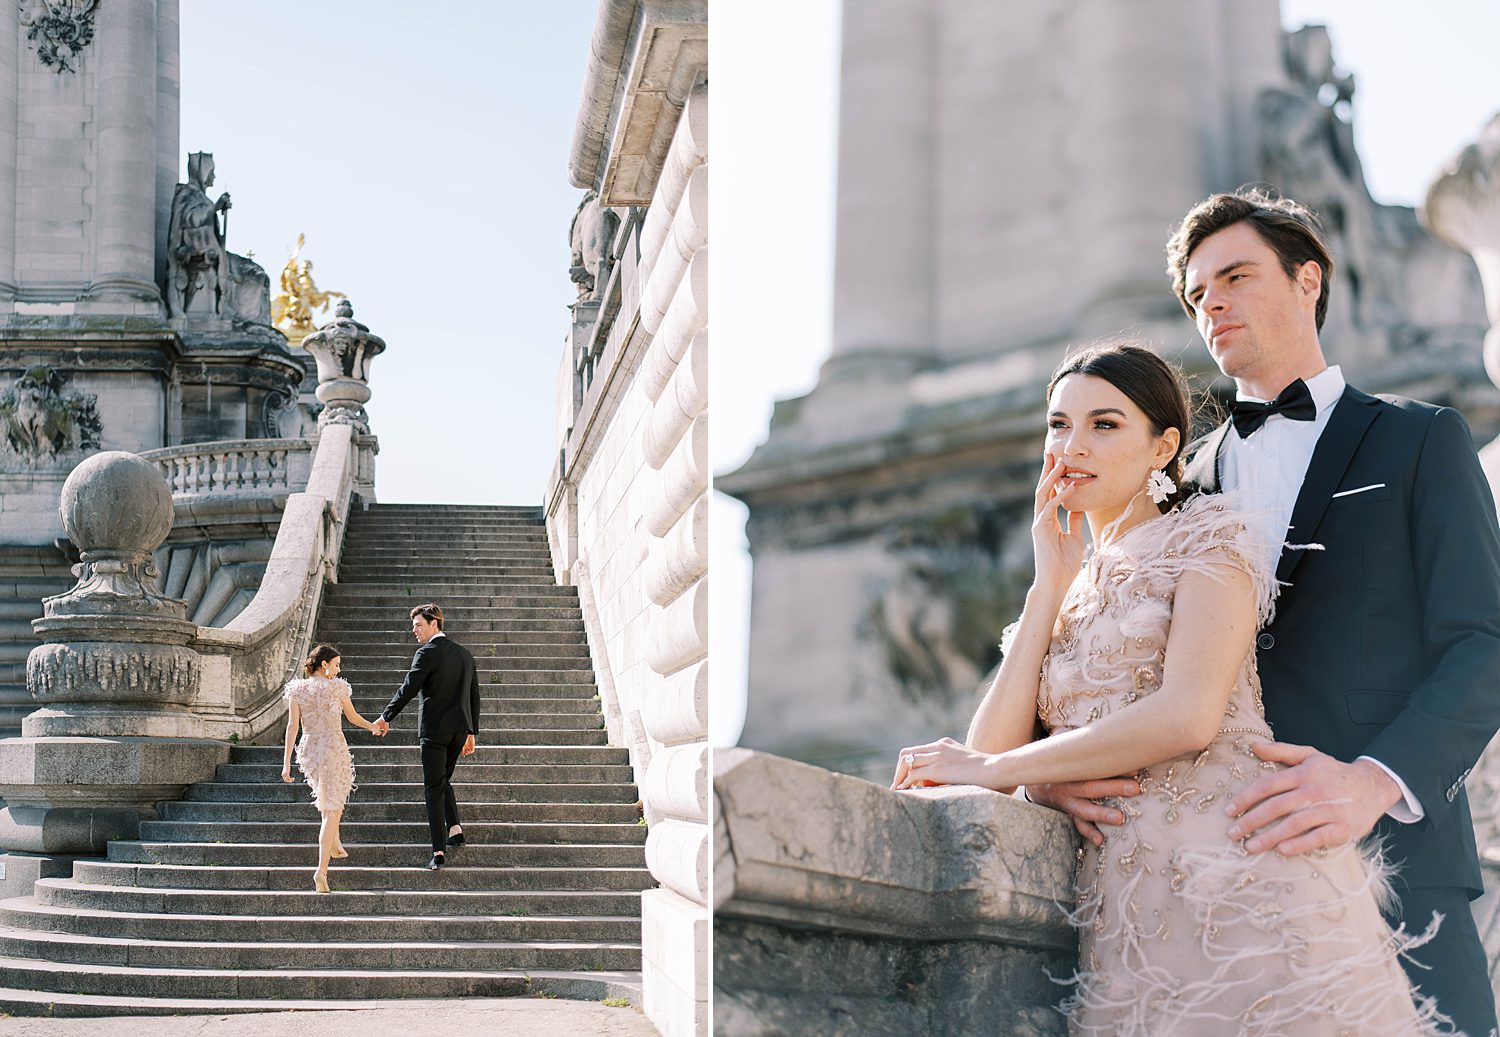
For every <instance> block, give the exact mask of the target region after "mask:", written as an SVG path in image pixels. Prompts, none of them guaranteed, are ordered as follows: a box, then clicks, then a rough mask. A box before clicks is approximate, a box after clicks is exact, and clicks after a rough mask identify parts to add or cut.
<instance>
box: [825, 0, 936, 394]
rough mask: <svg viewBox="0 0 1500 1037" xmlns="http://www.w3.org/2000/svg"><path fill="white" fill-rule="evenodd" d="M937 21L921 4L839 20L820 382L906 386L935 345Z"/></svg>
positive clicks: (876, 8) (870, 9) (877, 0)
mask: <svg viewBox="0 0 1500 1037" xmlns="http://www.w3.org/2000/svg"><path fill="white" fill-rule="evenodd" d="M935 20H936V13H935V11H934V5H933V4H932V3H930V2H927V0H867V2H864V3H860V4H851V5H849V6H848V7H847V8H846V10H845V11H844V20H843V52H842V53H843V57H842V62H843V65H842V69H841V72H840V85H841V90H840V101H839V169H838V212H837V220H838V226H837V239H836V241H835V244H834V250H835V265H834V275H833V277H834V280H833V312H834V326H833V355H832V356H831V357H830V358H829V361H828V364H827V366H826V368H825V369H824V373H823V378H822V382H823V383H827V382H829V381H830V380H837V379H839V378H841V377H853V378H859V377H860V376H861V375H865V376H876V375H880V376H884V377H887V378H890V379H899V378H904V377H905V376H906V375H908V374H910V373H911V372H912V371H913V370H914V369H915V368H916V367H918V366H920V364H921V361H922V358H923V356H924V355H925V354H927V353H930V352H931V350H932V348H933V345H934V343H933V340H932V339H933V303H934V290H935V289H934V285H933V280H934V278H935V275H936V271H935V270H934V269H933V234H934V233H935V229H934V226H933V203H934V200H935V195H934V192H935V190H936V187H937V185H936V183H935V181H934V173H933V168H932V165H933V159H934V150H935V149H934V135H935V129H934V122H933V117H934V104H935V98H934V86H935V82H934V78H935V77H934V69H933V67H932V59H933V54H934V35H935V32H936V27H935ZM875 170H878V173H875V174H874V175H872V171H875Z"/></svg>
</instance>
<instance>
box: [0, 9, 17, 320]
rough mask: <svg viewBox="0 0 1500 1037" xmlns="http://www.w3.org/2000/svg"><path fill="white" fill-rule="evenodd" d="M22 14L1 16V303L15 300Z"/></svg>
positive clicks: (10, 12)
mask: <svg viewBox="0 0 1500 1037" xmlns="http://www.w3.org/2000/svg"><path fill="white" fill-rule="evenodd" d="M19 19H20V13H19V12H18V11H16V10H14V9H12V10H10V11H7V12H6V13H5V14H4V15H3V16H0V300H12V299H14V298H15V296H16V157H17V140H16V133H17V130H18V126H17V114H18V97H19V93H20V83H19V82H18V75H17V72H18V69H17V67H16V59H17V48H18V47H19V42H18V41H19V36H20V31H19V30H20V20H19Z"/></svg>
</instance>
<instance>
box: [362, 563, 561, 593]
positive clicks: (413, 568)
mask: <svg viewBox="0 0 1500 1037" xmlns="http://www.w3.org/2000/svg"><path fill="white" fill-rule="evenodd" d="M382 580H383V581H385V582H387V583H407V582H410V581H412V580H432V581H434V582H437V583H448V582H458V583H462V582H465V581H467V582H472V583H479V582H484V583H503V584H506V585H507V586H510V585H516V586H528V587H529V586H543V587H557V586H560V585H559V584H558V582H557V580H556V579H555V578H553V576H552V570H551V568H550V567H544V566H540V565H535V566H526V567H521V566H516V565H506V564H504V563H486V562H470V563H468V564H465V565H455V566H452V567H447V568H442V569H434V568H432V567H431V566H427V565H422V564H421V563H419V562H415V561H413V562H410V563H401V562H387V563H381V562H379V561H372V562H365V563H354V562H351V561H350V560H349V559H348V558H345V559H344V560H343V562H342V563H341V564H340V565H339V585H340V586H345V587H348V586H354V585H358V584H362V583H370V582H378V581H382Z"/></svg>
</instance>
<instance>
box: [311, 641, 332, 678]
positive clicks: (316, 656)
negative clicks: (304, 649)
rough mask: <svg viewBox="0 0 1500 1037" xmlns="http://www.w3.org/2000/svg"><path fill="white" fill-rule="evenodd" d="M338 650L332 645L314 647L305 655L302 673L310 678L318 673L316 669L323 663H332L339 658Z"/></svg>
mask: <svg viewBox="0 0 1500 1037" xmlns="http://www.w3.org/2000/svg"><path fill="white" fill-rule="evenodd" d="M339 654H340V653H339V650H338V649H337V648H335V647H333V645H314V646H313V650H312V651H310V652H308V653H307V658H306V659H304V660H302V673H303V675H304V676H307V677H311V676H312V675H313V674H315V673H317V672H318V667H319V666H322V665H323V664H324V663H327V662H332V661H333V660H335V659H337V658H338V657H339Z"/></svg>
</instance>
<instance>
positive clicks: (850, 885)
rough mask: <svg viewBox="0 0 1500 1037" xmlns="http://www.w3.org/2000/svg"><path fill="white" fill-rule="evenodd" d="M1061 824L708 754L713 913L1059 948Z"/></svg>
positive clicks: (753, 758)
mask: <svg viewBox="0 0 1500 1037" xmlns="http://www.w3.org/2000/svg"><path fill="white" fill-rule="evenodd" d="M1077 847H1078V837H1077V836H1076V835H1075V834H1074V833H1073V829H1072V826H1071V825H1070V824H1069V823H1068V821H1067V819H1066V818H1065V817H1064V816H1063V815H1061V814H1059V813H1057V812H1055V811H1052V810H1048V809H1046V808H1045V807H1039V806H1036V805H1034V804H1031V803H1027V802H1025V801H1023V800H1020V799H1017V798H1015V797H1012V796H1002V795H1000V794H999V793H995V792H990V791H988V790H984V789H976V788H971V787H951V788H940V789H929V790H922V791H918V792H911V793H896V792H892V791H890V790H889V789H886V788H882V787H881V786H878V785H875V784H872V783H870V782H867V781H862V780H860V779H858V778H851V777H848V776H846V775H841V774H834V773H832V772H829V771H824V770H821V769H820V768H817V767H812V766H809V765H807V764H803V763H797V762H795V761H792V760H786V759H782V758H780V757H777V756H772V755H769V754H766V753H758V752H752V751H749V750H745V749H729V750H721V751H719V752H717V753H715V756H714V858H715V859H714V900H715V911H716V913H717V914H721V915H727V916H735V917H739V918H745V919H754V920H758V921H763V922H770V923H772V924H779V925H793V926H803V927H814V928H823V929H834V930H839V931H841V932H845V933H849V934H863V935H871V936H894V937H899V938H902V939H925V940H976V939H977V940H989V941H996V942H1002V943H1007V944H1013V945H1014V944H1018V945H1024V946H1030V947H1037V948H1050V949H1058V950H1071V949H1072V948H1073V947H1074V946H1076V938H1075V936H1074V934H1073V931H1072V929H1071V928H1070V927H1069V926H1068V924H1067V922H1066V920H1065V919H1064V917H1063V914H1062V912H1061V911H1060V910H1059V907H1058V905H1059V904H1065V905H1071V903H1072V900H1073V868H1074V861H1075V859H1076V851H1077Z"/></svg>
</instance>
